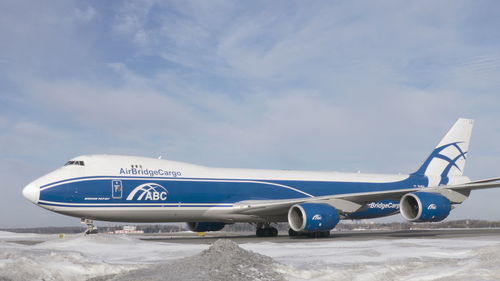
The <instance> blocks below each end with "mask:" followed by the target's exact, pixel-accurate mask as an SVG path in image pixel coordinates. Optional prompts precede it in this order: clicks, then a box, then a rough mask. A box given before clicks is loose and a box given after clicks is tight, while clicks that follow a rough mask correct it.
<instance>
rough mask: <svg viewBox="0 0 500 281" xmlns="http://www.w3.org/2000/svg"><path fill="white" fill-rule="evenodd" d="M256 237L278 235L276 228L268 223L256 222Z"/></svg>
mask: <svg viewBox="0 0 500 281" xmlns="http://www.w3.org/2000/svg"><path fill="white" fill-rule="evenodd" d="M255 234H256V235H257V237H276V236H278V230H277V229H276V228H274V227H272V226H269V223H265V224H257V230H256V231H255Z"/></svg>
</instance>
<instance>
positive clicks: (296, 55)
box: [0, 1, 500, 227]
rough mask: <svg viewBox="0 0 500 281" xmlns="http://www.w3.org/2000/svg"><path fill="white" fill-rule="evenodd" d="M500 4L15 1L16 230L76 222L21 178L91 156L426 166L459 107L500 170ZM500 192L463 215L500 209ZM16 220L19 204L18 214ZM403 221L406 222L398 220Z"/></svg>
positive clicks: (3, 171) (6, 163)
mask: <svg viewBox="0 0 500 281" xmlns="http://www.w3.org/2000/svg"><path fill="white" fill-rule="evenodd" d="M499 12H500V4H499V3H498V2H497V1H438V2H436V1H404V2H401V1H313V2H309V1H272V2H267V1H241V2H235V1H234V2H232V1H2V2H1V3H0V177H1V178H2V183H1V184H0V188H1V189H2V194H3V196H2V198H1V199H0V205H1V206H2V207H1V208H2V213H3V214H5V213H6V212H7V209H8V208H10V209H12V211H13V212H12V211H10V212H12V213H15V214H16V216H2V217H0V227H17V226H30V225H75V224H78V220H77V219H73V218H67V217H64V216H61V215H57V214H52V213H50V212H48V211H44V210H42V209H39V208H36V207H35V206H33V205H32V204H30V203H29V202H27V201H25V200H24V199H23V198H22V196H21V193H20V191H21V189H22V187H23V186H24V185H25V184H27V183H28V182H30V181H31V180H33V179H35V178H36V177H38V176H41V175H43V174H45V173H47V172H49V171H51V170H53V169H55V168H57V167H59V166H60V165H61V164H63V163H64V162H65V161H66V160H67V159H69V158H72V157H74V156H77V155H80V154H90V153H107V154H115V153H116V154H128V155H141V156H151V157H158V156H160V155H162V156H163V157H164V158H169V159H173V160H178V161H186V162H193V163H197V164H203V165H212V166H223V167H245V168H283V169H306V170H338V171H358V170H360V171H362V172H381V173H399V172H401V173H408V172H412V171H414V170H415V169H416V168H417V167H418V166H419V165H420V164H421V162H422V161H423V160H424V159H425V158H426V156H427V155H428V154H429V153H430V151H431V150H432V148H433V147H434V146H435V145H436V144H437V142H438V141H439V139H440V138H441V137H442V136H443V135H444V133H445V132H446V131H447V130H448V128H449V127H451V125H452V124H453V122H455V120H456V119H457V118H459V117H468V118H474V119H476V128H475V130H474V134H473V139H472V144H471V149H470V155H469V160H468V163H467V169H466V174H467V175H468V176H470V177H471V178H473V179H480V178H485V177H494V176H500V169H498V165H497V163H498V160H499V159H500V149H499V145H498V143H499V142H500V124H499V122H498V120H500V113H499V110H498V105H499V104H500V96H499V93H500V79H499V77H500V18H499V17H498V14H499ZM496 198H500V190H489V191H479V192H475V193H473V194H472V196H471V198H470V199H469V201H466V203H465V204H463V206H461V207H459V208H458V209H457V210H455V211H454V213H453V214H452V215H451V216H450V218H451V219H459V218H486V219H495V220H497V219H500V209H498V208H495V207H494V206H495V205H496V204H497V199H496ZM10 212H9V213H10ZM394 219H395V220H399V217H394Z"/></svg>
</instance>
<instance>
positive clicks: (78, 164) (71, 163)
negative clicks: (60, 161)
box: [64, 160, 85, 166]
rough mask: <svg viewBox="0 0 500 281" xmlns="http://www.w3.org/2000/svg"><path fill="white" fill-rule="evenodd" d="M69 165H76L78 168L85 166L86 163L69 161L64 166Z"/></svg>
mask: <svg viewBox="0 0 500 281" xmlns="http://www.w3.org/2000/svg"><path fill="white" fill-rule="evenodd" d="M69 165H76V166H85V163H84V162H83V161H73V160H72V161H68V162H66V164H64V166H69Z"/></svg>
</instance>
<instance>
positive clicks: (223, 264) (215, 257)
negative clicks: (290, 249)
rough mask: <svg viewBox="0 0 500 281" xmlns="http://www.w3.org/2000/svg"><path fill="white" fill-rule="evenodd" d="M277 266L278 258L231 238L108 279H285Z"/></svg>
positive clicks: (156, 280) (113, 280) (127, 280)
mask: <svg viewBox="0 0 500 281" xmlns="http://www.w3.org/2000/svg"><path fill="white" fill-rule="evenodd" d="M275 266H276V262H275V261H273V259H271V258H270V257H267V256H264V255H260V254H257V253H254V252H251V251H247V250H244V249H242V248H240V247H239V246H238V244H236V243H235V242H233V241H231V240H226V239H220V240H217V241H216V242H215V243H214V244H212V246H211V247H210V248H208V249H207V250H204V251H203V252H201V253H200V254H197V255H195V256H191V257H187V258H183V259H180V260H178V261H175V262H173V263H169V264H158V265H154V266H150V267H147V268H143V269H139V270H135V271H131V272H128V273H125V274H119V275H117V276H114V277H113V278H112V279H109V280H110V281H135V280H144V281H146V280H147V281H160V280H166V281H170V280H233V281H245V280H249V281H250V280H252V281H253V280H262V281H265V280H269V281H271V280H285V279H284V277H283V276H282V275H281V274H279V273H277V272H276V271H275V269H274V268H275Z"/></svg>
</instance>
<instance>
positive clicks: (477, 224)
mask: <svg viewBox="0 0 500 281" xmlns="http://www.w3.org/2000/svg"><path fill="white" fill-rule="evenodd" d="M134 226H136V227H137V230H143V231H144V233H171V232H179V231H187V230H188V229H187V227H186V224H182V223H179V224H139V225H134ZM272 226H274V227H276V228H277V229H278V230H279V231H280V232H285V231H288V228H289V227H288V223H277V224H272ZM255 227H256V226H255V224H250V223H235V224H228V225H226V226H225V227H224V229H223V230H222V231H224V232H254V231H255ZM122 228H123V225H117V226H98V229H99V232H101V233H105V232H113V231H115V230H120V229H122ZM442 228H500V221H485V220H454V221H445V222H438V223H411V222H391V223H374V222H370V221H342V222H341V223H339V224H338V225H337V226H336V227H335V231H352V230H358V229H359V230H410V229H442ZM0 230H1V231H10V232H17V233H39V234H57V233H68V234H69V233H83V232H84V231H85V227H82V226H74V227H34V228H4V229H0Z"/></svg>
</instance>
